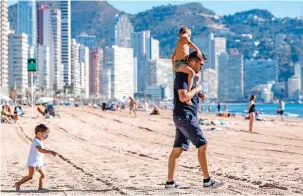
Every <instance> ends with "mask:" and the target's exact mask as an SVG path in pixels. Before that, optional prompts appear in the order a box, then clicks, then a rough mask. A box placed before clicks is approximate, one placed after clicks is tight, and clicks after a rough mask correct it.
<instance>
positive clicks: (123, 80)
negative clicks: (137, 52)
mask: <svg viewBox="0 0 303 196" xmlns="http://www.w3.org/2000/svg"><path fill="white" fill-rule="evenodd" d="M104 68H105V69H109V70H110V72H111V80H110V83H111V97H109V99H118V100H121V99H122V98H123V97H124V96H125V97H128V96H134V81H135V80H134V73H135V72H134V54H133V49H132V48H122V47H118V46H112V47H107V48H105V51H104Z"/></svg>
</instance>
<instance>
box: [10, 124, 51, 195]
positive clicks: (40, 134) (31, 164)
mask: <svg viewBox="0 0 303 196" xmlns="http://www.w3.org/2000/svg"><path fill="white" fill-rule="evenodd" d="M48 135H49V129H48V128H47V127H46V126H45V125H44V124H40V125H38V126H36V128H35V138H34V139H33V142H32V145H31V149H30V151H29V156H28V160H27V166H28V172H29V173H28V175H27V176H25V177H23V178H22V179H21V180H20V181H18V182H16V183H15V187H16V190H17V191H19V190H20V186H21V185H22V184H23V183H25V182H27V181H29V180H31V179H33V176H34V173H35V171H37V172H39V173H40V179H39V188H38V190H43V187H44V181H45V171H44V168H43V166H44V154H51V155H53V156H56V155H57V153H56V152H54V151H50V150H46V149H44V144H43V141H44V140H46V138H47V137H48Z"/></svg>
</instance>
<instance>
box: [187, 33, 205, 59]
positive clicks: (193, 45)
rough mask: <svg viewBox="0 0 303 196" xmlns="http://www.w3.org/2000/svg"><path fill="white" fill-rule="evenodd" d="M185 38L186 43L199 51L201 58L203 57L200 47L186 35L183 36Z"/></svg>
mask: <svg viewBox="0 0 303 196" xmlns="http://www.w3.org/2000/svg"><path fill="white" fill-rule="evenodd" d="M183 40H184V41H185V43H186V44H188V46H189V47H190V48H192V49H194V50H195V51H197V53H198V55H199V57H200V58H202V54H201V51H200V50H199V48H198V47H197V46H196V45H195V44H194V43H193V42H191V41H190V39H189V37H186V36H184V37H183Z"/></svg>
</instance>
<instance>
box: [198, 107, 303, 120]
mask: <svg viewBox="0 0 303 196" xmlns="http://www.w3.org/2000/svg"><path fill="white" fill-rule="evenodd" d="M226 105H227V111H228V112H230V113H235V114H240V115H242V114H247V109H248V104H247V103H239V104H237V103H235V104H226ZM202 106H203V112H207V111H208V107H209V106H210V107H211V109H212V111H211V112H217V104H202ZM255 106H256V110H257V112H259V114H263V115H266V116H275V117H276V116H277V108H278V104H263V103H255ZM221 111H224V104H221ZM284 115H285V117H288V118H302V119H303V104H287V103H286V104H285V111H284Z"/></svg>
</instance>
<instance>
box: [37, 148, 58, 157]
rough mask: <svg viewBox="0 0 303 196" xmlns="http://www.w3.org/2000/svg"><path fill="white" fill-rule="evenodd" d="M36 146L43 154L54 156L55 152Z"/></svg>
mask: <svg viewBox="0 0 303 196" xmlns="http://www.w3.org/2000/svg"><path fill="white" fill-rule="evenodd" d="M36 148H37V149H38V151H39V152H41V153H43V154H51V155H53V156H56V155H57V153H56V152H54V151H51V150H45V149H43V148H41V146H36Z"/></svg>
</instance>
